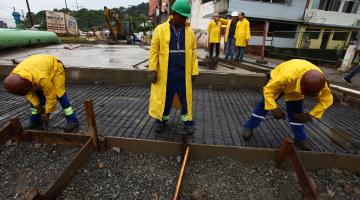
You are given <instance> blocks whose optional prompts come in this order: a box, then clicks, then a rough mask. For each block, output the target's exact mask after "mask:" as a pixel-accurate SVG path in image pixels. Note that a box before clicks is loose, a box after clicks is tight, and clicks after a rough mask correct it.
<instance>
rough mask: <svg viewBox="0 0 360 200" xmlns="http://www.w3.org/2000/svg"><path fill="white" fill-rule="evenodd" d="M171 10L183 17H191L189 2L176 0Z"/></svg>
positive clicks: (187, 0)
mask: <svg viewBox="0 0 360 200" xmlns="http://www.w3.org/2000/svg"><path fill="white" fill-rule="evenodd" d="M171 10H172V11H174V12H176V13H178V14H180V15H182V16H184V17H190V16H191V5H190V3H189V0H176V1H175V2H174V4H173V5H172V6H171Z"/></svg>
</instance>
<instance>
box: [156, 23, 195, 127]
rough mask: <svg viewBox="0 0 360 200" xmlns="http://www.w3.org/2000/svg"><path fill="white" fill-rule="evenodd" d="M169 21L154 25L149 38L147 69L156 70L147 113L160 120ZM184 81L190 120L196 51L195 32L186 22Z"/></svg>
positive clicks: (162, 104)
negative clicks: (151, 35)
mask: <svg viewBox="0 0 360 200" xmlns="http://www.w3.org/2000/svg"><path fill="white" fill-rule="evenodd" d="M170 33H171V31H170V23H169V20H168V21H167V22H165V23H163V24H160V25H159V26H157V27H156V29H155V30H154V33H153V37H152V40H151V47H150V52H149V71H156V72H157V82H156V83H155V84H151V92H150V107H149V114H150V116H151V117H153V118H156V119H158V120H162V117H163V113H164V108H165V98H166V83H167V76H168V63H169V43H170ZM185 40H186V42H185V55H186V58H185V62H186V63H185V82H186V101H187V111H188V115H189V120H190V121H191V120H192V80H191V76H192V75H198V74H199V70H198V60H197V51H196V40H195V34H194V32H193V31H192V29H191V28H190V25H189V24H188V23H187V25H186V26H185Z"/></svg>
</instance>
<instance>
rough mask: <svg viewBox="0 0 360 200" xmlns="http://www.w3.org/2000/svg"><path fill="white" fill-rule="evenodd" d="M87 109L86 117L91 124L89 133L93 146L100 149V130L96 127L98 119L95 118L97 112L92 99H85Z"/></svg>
mask: <svg viewBox="0 0 360 200" xmlns="http://www.w3.org/2000/svg"><path fill="white" fill-rule="evenodd" d="M85 111H86V118H87V122H88V126H89V135H90V137H91V140H92V143H93V146H94V148H95V149H96V150H98V151H99V150H100V148H99V137H98V131H97V127H96V120H95V112H94V106H93V103H92V100H91V99H87V100H85Z"/></svg>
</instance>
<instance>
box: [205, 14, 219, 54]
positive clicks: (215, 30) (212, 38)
mask: <svg viewBox="0 0 360 200" xmlns="http://www.w3.org/2000/svg"><path fill="white" fill-rule="evenodd" d="M207 30H208V37H209V38H208V44H209V51H210V58H212V57H213V50H214V46H215V51H216V55H215V57H216V58H218V57H219V52H220V33H221V23H220V18H219V14H217V13H215V14H214V16H213V20H211V21H210V22H209V24H208V29H207Z"/></svg>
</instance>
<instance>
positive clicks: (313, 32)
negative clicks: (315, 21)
mask: <svg viewBox="0 0 360 200" xmlns="http://www.w3.org/2000/svg"><path fill="white" fill-rule="evenodd" d="M320 32H321V30H320V29H314V28H306V30H305V33H306V34H308V35H309V39H314V40H316V39H319V36H320Z"/></svg>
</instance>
